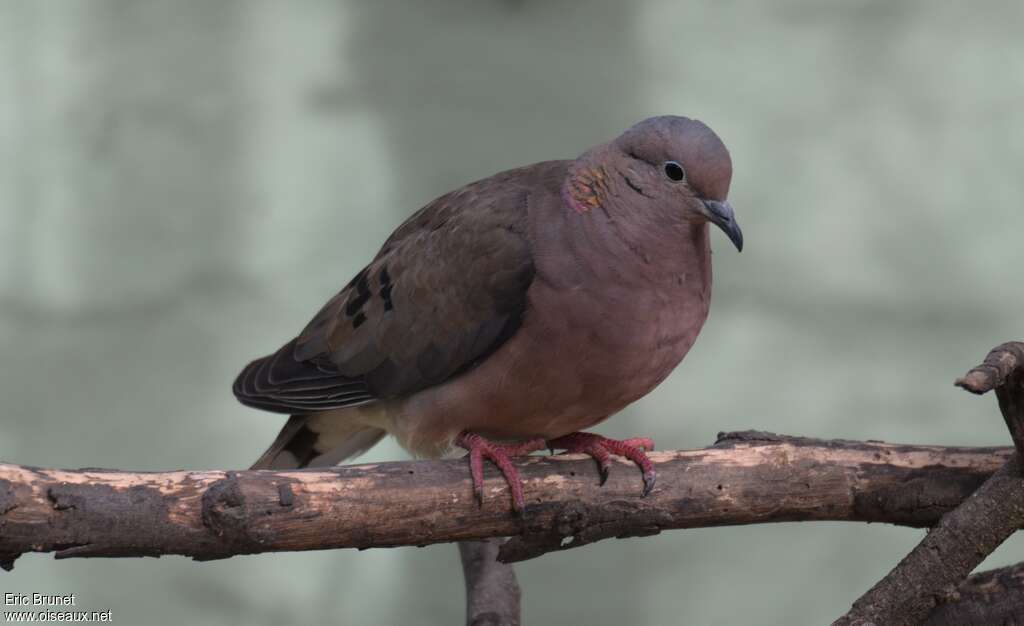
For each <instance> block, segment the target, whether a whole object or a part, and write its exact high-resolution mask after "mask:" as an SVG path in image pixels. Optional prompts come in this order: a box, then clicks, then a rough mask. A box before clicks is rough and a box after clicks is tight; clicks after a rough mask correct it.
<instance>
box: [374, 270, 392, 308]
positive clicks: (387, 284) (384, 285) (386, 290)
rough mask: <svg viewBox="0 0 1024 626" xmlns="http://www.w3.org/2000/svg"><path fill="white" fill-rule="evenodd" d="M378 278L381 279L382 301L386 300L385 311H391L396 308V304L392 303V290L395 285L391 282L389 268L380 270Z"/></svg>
mask: <svg viewBox="0 0 1024 626" xmlns="http://www.w3.org/2000/svg"><path fill="white" fill-rule="evenodd" d="M378 278H379V279H380V292H379V294H380V297H381V299H382V300H384V310H385V311H390V310H391V309H393V308H395V305H394V303H393V302H391V289H392V288H393V287H394V284H393V283H392V282H391V275H390V274H388V268H387V266H384V267H382V268H380V276H379V277H378Z"/></svg>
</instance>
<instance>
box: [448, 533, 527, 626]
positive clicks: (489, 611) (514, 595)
mask: <svg viewBox="0 0 1024 626" xmlns="http://www.w3.org/2000/svg"><path fill="white" fill-rule="evenodd" d="M500 545H501V540H500V539H487V540H484V541H460V542H459V556H460V557H461V558H462V573H463V577H464V578H465V579H466V626H519V623H520V621H519V600H520V598H521V596H522V593H521V592H520V590H519V583H518V582H517V581H516V574H515V572H514V571H512V566H511V565H509V564H508V563H501V562H499V561H498V548H499V547H500Z"/></svg>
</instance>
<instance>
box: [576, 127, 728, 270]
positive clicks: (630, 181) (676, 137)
mask: <svg viewBox="0 0 1024 626" xmlns="http://www.w3.org/2000/svg"><path fill="white" fill-rule="evenodd" d="M731 179H732V160H731V159H730V158H729V151H728V150H727V149H726V147H725V144H723V143H722V140H721V139H719V138H718V135H716V134H715V133H714V131H712V130H711V129H710V128H708V127H707V126H706V125H705V124H703V123H702V122H699V121H697V120H692V119H689V118H686V117H678V116H673V115H665V116H661V117H652V118H648V119H646V120H644V121H642V122H639V123H638V124H636V125H634V126H633V127H632V128H630V129H629V130H627V131H626V132H624V133H623V134H622V135H620V136H619V137H617V138H616V139H614V140H613V141H611V142H610V143H608V144H604V145H602V146H598V147H597V148H594V149H593V150H591V151H588V152H587V153H585V154H584V155H583V156H582V157H580V159H579V161H578V162H577V165H576V166H574V167H573V168H572V173H571V175H570V179H569V181H568V182H567V185H566V187H565V190H566V197H567V199H568V201H569V203H570V205H571V206H573V207H574V208H576V209H577V210H578V211H579V210H583V211H589V210H590V209H592V208H596V207H599V206H604V205H605V204H617V205H619V206H628V207H630V210H643V211H649V212H652V213H654V214H661V215H663V216H664V217H666V218H668V219H669V220H671V221H673V222H675V221H680V220H682V221H686V222H690V223H701V224H702V223H705V222H711V223H712V224H714V225H715V226H718V227H719V228H721V229H722V231H724V232H725V234H726V236H728V237H729V240H730V241H732V243H733V245H735V246H736V249H737V250H742V249H743V232H742V231H741V230H740V227H739V224H738V223H737V222H736V216H735V214H734V213H733V208H732V205H730V204H729V202H728V201H727V200H726V197H727V196H728V194H729V182H730V180H731ZM606 208H607V207H606Z"/></svg>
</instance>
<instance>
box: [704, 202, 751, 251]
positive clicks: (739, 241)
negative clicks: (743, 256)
mask: <svg viewBox="0 0 1024 626" xmlns="http://www.w3.org/2000/svg"><path fill="white" fill-rule="evenodd" d="M704 208H705V209H707V217H708V220H710V221H711V223H712V224H714V225H715V226H717V227H719V228H721V229H722V232H724V233H725V234H726V236H727V237H729V241H731V242H732V243H733V245H734V246H736V250H738V251H739V252H743V231H742V230H740V225H739V224H737V223H736V214H735V213H734V212H733V210H732V205H731V204H729V203H728V202H719V201H718V200H704Z"/></svg>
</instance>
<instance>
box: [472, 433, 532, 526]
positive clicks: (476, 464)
mask: <svg viewBox="0 0 1024 626" xmlns="http://www.w3.org/2000/svg"><path fill="white" fill-rule="evenodd" d="M455 443H456V445H458V446H460V447H462V448H465V449H466V450H469V473H470V475H471V476H472V477H473V493H474V494H475V495H476V501H477V502H479V503H480V504H483V501H484V457H486V458H488V459H490V460H491V461H493V462H494V464H495V465H497V466H498V469H499V470H501V473H502V474H503V475H504V476H505V481H506V482H508V487H509V489H510V490H511V491H512V509H513V510H514V511H515V512H516V513H518V514H519V515H523V514H525V512H526V501H525V499H524V498H523V481H521V480H520V479H519V472H517V471H516V468H515V466H514V465H512V457H515V456H526V455H527V454H530V453H531V452H533V451H535V450H541V449H543V448H545V447H546V444H545V443H544V440H543V439H531V440H529V441H524V442H522V443H516V444H504V443H494V442H492V441H488V440H487V439H484V438H483V437H481V436H480V435H475V434H473V433H471V432H467V431H463V432H462V433H460V434H459V436H458V437H457V438H456V439H455Z"/></svg>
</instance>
